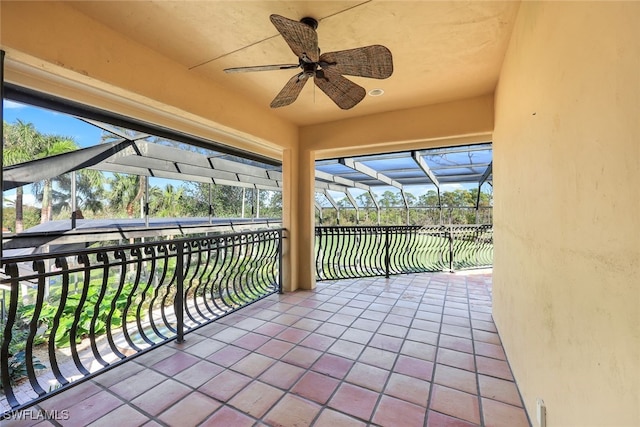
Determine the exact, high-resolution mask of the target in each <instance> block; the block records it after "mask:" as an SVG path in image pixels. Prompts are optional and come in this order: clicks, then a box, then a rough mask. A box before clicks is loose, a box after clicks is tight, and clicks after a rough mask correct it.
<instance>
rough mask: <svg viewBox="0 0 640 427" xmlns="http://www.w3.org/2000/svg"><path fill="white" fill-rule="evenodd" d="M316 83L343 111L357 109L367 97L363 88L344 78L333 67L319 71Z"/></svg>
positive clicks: (315, 79)
mask: <svg viewBox="0 0 640 427" xmlns="http://www.w3.org/2000/svg"><path fill="white" fill-rule="evenodd" d="M314 81H315V83H316V85H317V86H318V87H319V88H320V90H322V91H323V92H324V93H326V94H327V96H328V97H329V98H331V100H332V101H333V102H335V103H336V105H337V106H338V107H340V108H342V109H343V110H348V109H350V108H353V107H355V106H356V105H357V104H358V103H359V102H360V101H362V100H363V99H364V97H365V95H366V91H365V90H364V88H363V87H361V86H358V85H357V84H355V83H354V82H352V81H351V80H348V79H346V78H344V77H343V76H342V75H340V73H338V72H337V71H335V69H334V68H332V67H329V68H326V69H322V70H318V71H317V72H316V75H315V77H314Z"/></svg>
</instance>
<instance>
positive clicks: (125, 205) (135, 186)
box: [107, 173, 144, 218]
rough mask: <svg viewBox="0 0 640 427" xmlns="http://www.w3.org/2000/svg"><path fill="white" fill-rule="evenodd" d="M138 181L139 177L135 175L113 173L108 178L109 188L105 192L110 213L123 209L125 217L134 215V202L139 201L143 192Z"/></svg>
mask: <svg viewBox="0 0 640 427" xmlns="http://www.w3.org/2000/svg"><path fill="white" fill-rule="evenodd" d="M140 181H141V177H139V176H137V175H127V174H121V173H114V174H113V177H112V178H111V179H110V180H109V186H110V190H109V192H108V193H107V200H108V201H109V207H110V209H111V211H112V214H116V213H119V212H122V211H124V212H126V215H127V217H129V218H133V217H134V213H135V208H136V204H138V203H139V202H140V200H141V199H142V195H143V194H144V187H143V186H142V185H141V184H140ZM138 206H139V205H138Z"/></svg>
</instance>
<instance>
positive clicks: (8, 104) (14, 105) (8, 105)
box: [4, 100, 27, 110]
mask: <svg viewBox="0 0 640 427" xmlns="http://www.w3.org/2000/svg"><path fill="white" fill-rule="evenodd" d="M26 107H27V106H26V105H24V104H20V103H19V102H14V101H9V100H5V101H4V108H5V109H6V110H17V109H19V108H26Z"/></svg>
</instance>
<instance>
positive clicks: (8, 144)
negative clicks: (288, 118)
mask: <svg viewBox="0 0 640 427" xmlns="http://www.w3.org/2000/svg"><path fill="white" fill-rule="evenodd" d="M3 129H4V132H3V133H4V135H3V139H4V157H3V165H2V166H3V167H5V166H11V165H15V164H18V163H23V162H27V161H30V160H33V159H34V158H36V153H37V151H38V149H39V147H41V145H42V139H43V138H42V135H41V134H40V133H39V132H38V131H37V130H36V128H35V126H34V125H33V124H32V123H25V122H23V121H21V120H20V119H17V120H16V122H15V123H14V124H9V123H7V122H3ZM23 200H24V188H23V187H18V188H16V201H15V229H14V231H15V232H16V233H21V232H22V231H23V230H24V208H23V204H24V202H23Z"/></svg>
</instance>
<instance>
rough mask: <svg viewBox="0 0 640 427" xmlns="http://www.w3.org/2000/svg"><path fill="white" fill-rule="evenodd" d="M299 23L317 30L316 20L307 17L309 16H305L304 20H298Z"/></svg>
mask: <svg viewBox="0 0 640 427" xmlns="http://www.w3.org/2000/svg"><path fill="white" fill-rule="evenodd" d="M300 22H302V23H303V24H306V25H308V26H310V27H311V28H313V29H314V30H315V29H317V28H318V21H317V20H316V19H314V18H311V17H309V16H305V17H304V18H302V19H301V20H300Z"/></svg>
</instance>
